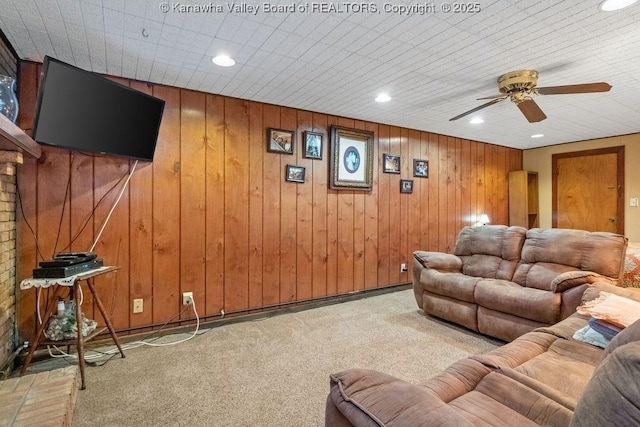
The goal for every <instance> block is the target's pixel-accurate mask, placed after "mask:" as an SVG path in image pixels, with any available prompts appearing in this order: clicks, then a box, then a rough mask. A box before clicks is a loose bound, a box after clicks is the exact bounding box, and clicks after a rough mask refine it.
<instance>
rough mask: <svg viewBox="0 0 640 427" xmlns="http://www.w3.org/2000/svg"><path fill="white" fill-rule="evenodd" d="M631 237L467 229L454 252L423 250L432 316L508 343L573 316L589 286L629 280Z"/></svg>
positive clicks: (421, 283)
mask: <svg viewBox="0 0 640 427" xmlns="http://www.w3.org/2000/svg"><path fill="white" fill-rule="evenodd" d="M626 247H627V239H626V238H625V237H624V236H621V235H618V234H612V233H604V232H587V231H582V230H568V229H540V228H534V229H530V230H526V229H524V228H522V227H507V226H504V225H486V226H482V227H465V228H463V229H462V231H461V232H460V234H459V235H458V239H457V242H456V246H455V248H454V251H453V254H446V253H440V252H424V251H417V252H415V253H414V262H413V290H414V294H415V298H416V302H417V303H418V306H419V307H420V308H422V309H423V311H424V312H425V313H426V314H429V315H433V316H437V317H440V318H443V319H446V320H448V321H451V322H455V323H458V324H460V325H463V326H465V327H467V328H469V329H473V330H474V331H478V332H481V333H483V334H486V335H491V336H493V337H496V338H500V339H502V340H505V341H511V340H513V339H515V338H517V337H518V336H520V335H522V334H525V333H527V332H529V331H532V330H533V329H535V328H539V327H542V326H550V325H553V324H555V323H557V322H559V321H560V320H562V319H565V318H567V317H568V316H569V315H571V314H572V313H573V312H574V311H575V309H576V307H577V306H578V303H579V301H580V298H581V296H582V293H583V292H584V290H585V288H586V286H587V285H588V284H589V283H594V282H596V281H604V282H608V283H611V284H618V283H619V281H620V280H621V279H622V274H623V263H624V257H625V249H626Z"/></svg>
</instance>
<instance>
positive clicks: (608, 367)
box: [571, 334, 640, 427]
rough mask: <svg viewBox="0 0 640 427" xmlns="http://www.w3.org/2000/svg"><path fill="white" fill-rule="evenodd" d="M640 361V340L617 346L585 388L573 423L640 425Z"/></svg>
mask: <svg viewBox="0 0 640 427" xmlns="http://www.w3.org/2000/svg"><path fill="white" fill-rule="evenodd" d="M619 335H620V334H619ZM639 360H640V342H638V341H634V342H630V343H627V344H624V345H622V346H620V347H616V348H615V350H614V351H613V352H611V353H610V354H609V356H608V357H607V358H605V359H604V361H603V362H602V363H601V364H600V366H598V369H596V371H595V372H594V374H593V376H592V377H591V380H590V381H589V383H588V384H587V386H586V387H585V388H584V392H583V394H582V397H581V398H580V400H579V401H578V404H577V406H576V410H575V412H574V414H573V418H572V420H571V426H574V427H591V426H621V427H622V426H637V425H640V383H638V381H636V380H635V379H636V378H638V377H639V376H640V363H639V362H638V361H639Z"/></svg>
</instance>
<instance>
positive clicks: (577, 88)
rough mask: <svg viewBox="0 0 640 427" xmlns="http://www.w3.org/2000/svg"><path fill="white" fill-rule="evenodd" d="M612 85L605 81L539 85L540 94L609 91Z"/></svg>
mask: <svg viewBox="0 0 640 427" xmlns="http://www.w3.org/2000/svg"><path fill="white" fill-rule="evenodd" d="M610 89H611V85H610V84H609V83H605V82H599V83H585V84H581V85H567V86H548V87H539V88H538V93H539V94H540V95H564V94H569V93H593V92H609V90H610Z"/></svg>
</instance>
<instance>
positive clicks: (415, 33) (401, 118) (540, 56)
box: [0, 0, 640, 149]
mask: <svg viewBox="0 0 640 427" xmlns="http://www.w3.org/2000/svg"><path fill="white" fill-rule="evenodd" d="M599 2H600V0H587V1H558V0H542V1H511V0H500V1H498V0H481V1H479V2H478V5H479V8H480V11H479V12H477V13H453V12H452V13H444V12H442V6H443V5H455V4H456V3H453V2H451V3H445V2H442V1H440V0H436V1H435V2H433V3H424V2H419V1H415V2H413V1H406V0H389V1H388V2H387V3H386V4H387V5H391V6H401V5H403V6H408V5H424V4H429V5H431V6H430V7H433V8H435V9H436V10H437V12H436V13H434V12H433V10H431V9H430V10H427V11H426V13H424V14H419V13H410V14H404V15H402V14H397V13H393V12H386V11H385V10H384V4H385V2H382V1H379V2H376V6H377V9H378V12H377V13H367V12H364V11H354V10H347V8H352V7H354V6H356V5H359V4H360V3H355V2H354V3H350V2H334V3H328V2H326V3H324V5H334V6H338V7H340V8H341V9H342V10H339V11H334V12H323V11H316V12H312V11H310V12H306V13H305V12H301V11H299V10H298V11H296V12H295V13H279V12H272V13H266V11H265V10H264V5H263V3H265V2H263V1H259V0H246V1H245V3H244V4H249V5H257V6H258V7H259V11H258V13H257V14H255V15H254V14H251V13H245V12H241V11H239V12H234V13H230V12H229V11H228V7H229V6H230V5H232V4H234V3H233V0H228V1H227V0H214V1H211V2H210V1H208V0H207V1H204V0H201V2H200V3H198V2H194V1H189V0H185V1H184V2H181V3H179V2H176V1H173V0H169V1H168V3H167V4H168V5H169V8H170V9H171V10H170V11H169V12H167V13H163V12H162V11H161V10H160V9H161V3H163V1H162V0H127V1H125V0H57V1H54V0H0V28H1V29H2V30H3V31H4V32H5V34H6V36H7V38H8V39H9V41H10V42H11V44H12V45H13V47H14V48H15V50H16V51H17V52H18V55H19V56H20V57H21V58H22V59H26V60H33V61H42V59H43V57H44V55H50V56H53V57H55V58H58V59H60V60H62V61H65V62H68V63H71V64H74V65H76V66H78V67H81V68H84V69H86V70H91V71H95V72H98V73H107V74H111V75H116V76H123V77H127V78H133V79H138V80H144V81H150V82H155V83H162V84H166V85H173V86H179V87H185V88H190V89H196V90H200V91H205V92H211V93H218V94H223V95H228V96H232V97H238V98H244V99H250V100H256V101H262V102H267V103H273V104H279V105H286V106H291V107H296V108H301V109H306V110H311V111H317V112H324V113H330V114H334V115H341V116H346V117H352V118H357V119H363V120H369V121H375V122H380V123H387V124H392V125H397V126H404V127H408V128H413V129H419V130H424V131H429V132H437V133H441V134H445V135H452V136H456V137H460V138H467V139H472V140H477V141H484V142H491V143H495V144H500V145H505V146H509V147H515V148H523V149H525V148H531V147H536V146H545V145H552V144H559V143H564V142H570V141H579V140H585V139H592V138H600V137H606V136H612V135H622V134H628V133H636V132H640V73H639V72H640V48H639V46H640V2H639V3H636V4H635V5H633V6H631V7H629V8H627V9H624V10H621V11H617V12H609V13H605V12H600V11H599V9H598V4H599ZM268 3H270V4H271V5H275V4H281V5H291V4H295V6H296V8H303V7H305V6H304V5H305V4H308V5H309V7H310V8H311V7H312V6H313V4H316V5H319V4H321V1H313V0H310V1H305V0H303V1H300V0H295V2H293V0H270V1H269V2H268ZM188 4H189V5H194V4H201V5H204V6H205V7H211V6H214V5H220V6H221V7H222V8H223V12H201V13H197V12H191V13H183V12H180V11H179V10H178V9H174V7H178V8H179V7H180V6H179V5H188ZM236 4H237V5H240V4H243V3H241V2H240V1H239V0H237V1H236ZM458 4H462V3H458ZM466 4H469V3H466ZM176 5H178V6H176ZM222 52H224V53H227V54H229V55H231V56H232V57H234V58H235V59H236V61H237V64H236V65H235V66H234V67H231V68H221V67H217V66H215V65H213V64H212V63H211V57H212V56H213V55H216V54H218V53H222ZM523 68H531V69H536V70H538V71H540V74H541V75H540V78H539V82H538V86H541V87H542V86H553V85H564V84H577V83H590V82H599V81H606V82H608V83H609V84H611V85H612V86H613V89H611V91H610V92H608V93H596V94H580V95H557V96H539V97H537V98H536V102H537V103H538V105H539V106H540V107H541V108H542V109H543V110H544V112H545V113H546V114H547V116H548V119H546V120H544V121H542V122H540V123H534V124H531V123H529V122H527V120H526V119H525V118H524V116H522V114H521V113H520V111H519V110H518V109H517V107H516V106H515V105H514V104H512V103H511V102H509V101H504V102H502V103H499V104H497V105H494V106H492V107H489V108H487V109H484V110H482V111H481V112H479V114H477V115H479V116H481V117H482V118H483V119H484V120H485V122H484V123H483V124H481V125H472V124H469V118H470V117H467V118H465V119H460V120H458V121H455V122H450V121H449V118H451V117H453V116H455V115H457V114H459V113H462V112H464V111H466V110H469V109H471V108H473V107H476V106H478V105H480V104H482V103H484V102H486V101H477V100H476V98H478V97H482V96H489V95H494V94H498V90H497V84H496V79H497V77H498V76H499V75H501V74H503V73H505V72H508V71H513V70H517V69H523ZM381 91H386V92H388V93H389V94H390V95H391V96H392V97H393V100H392V101H391V102H389V103H386V104H379V103H376V102H374V97H375V96H376V95H377V94H378V93H379V92H381ZM536 133H543V134H544V135H545V137H544V138H540V139H532V138H531V135H532V134H536Z"/></svg>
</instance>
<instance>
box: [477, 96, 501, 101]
mask: <svg viewBox="0 0 640 427" xmlns="http://www.w3.org/2000/svg"><path fill="white" fill-rule="evenodd" d="M501 96H504V95H493V96H483V97H482V98H476V101H482V100H483V99H495V98H500V97H501Z"/></svg>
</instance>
